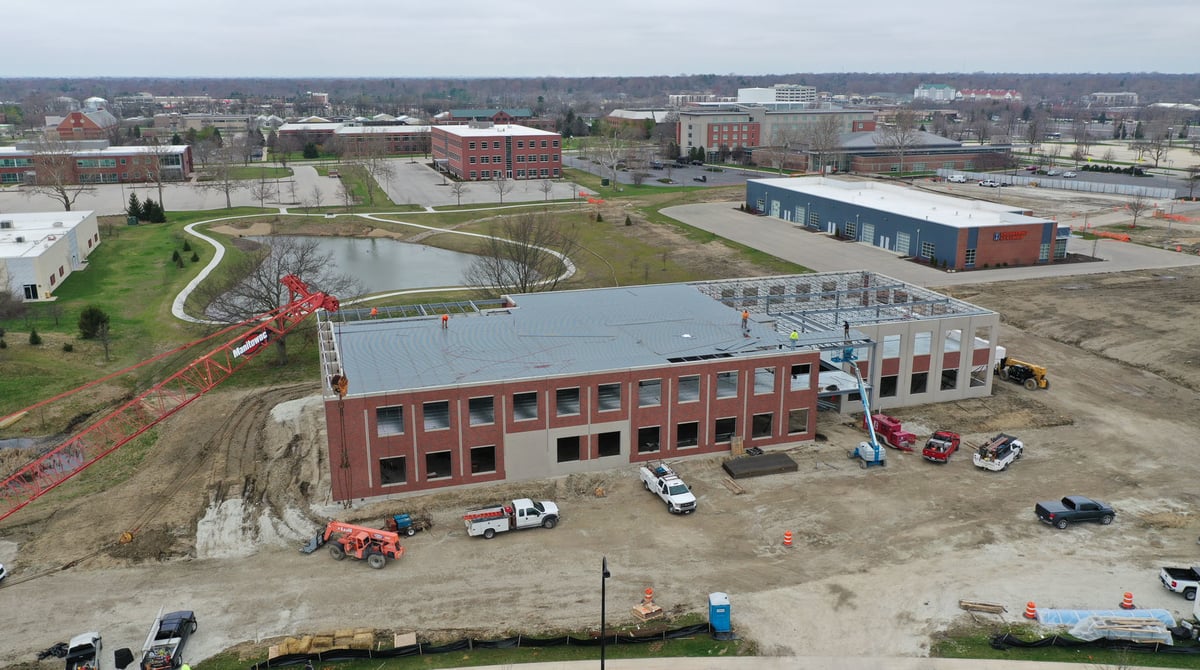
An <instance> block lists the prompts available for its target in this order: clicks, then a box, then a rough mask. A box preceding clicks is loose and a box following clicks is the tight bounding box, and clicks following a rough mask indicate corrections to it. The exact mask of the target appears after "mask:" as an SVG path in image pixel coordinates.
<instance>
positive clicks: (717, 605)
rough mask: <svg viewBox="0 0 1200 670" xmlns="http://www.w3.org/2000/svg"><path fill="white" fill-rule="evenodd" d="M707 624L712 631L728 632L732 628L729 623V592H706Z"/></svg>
mask: <svg viewBox="0 0 1200 670" xmlns="http://www.w3.org/2000/svg"><path fill="white" fill-rule="evenodd" d="M708 625H709V626H712V629H713V632H714V633H728V632H730V631H732V630H733V628H732V626H731V625H730V623H729V594H727V593H720V592H718V593H710V594H708Z"/></svg>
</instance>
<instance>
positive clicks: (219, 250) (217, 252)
mask: <svg viewBox="0 0 1200 670" xmlns="http://www.w3.org/2000/svg"><path fill="white" fill-rule="evenodd" d="M493 209H502V208H491V207H483V208H479V209H472V210H465V211H491V210H493ZM457 211H464V210H457ZM279 213H280V214H290V215H291V216H315V217H320V218H322V219H324V218H328V217H327V216H326V215H325V214H296V213H289V212H288V209H287V208H286V207H280V208H279ZM411 213H413V212H405V213H404V214H411ZM420 213H422V214H423V213H424V212H420ZM396 215H397V214H390V215H389V214H388V213H386V212H380V213H375V214H336V215H334V216H335V217H336V216H358V217H362V218H364V219H367V220H370V221H376V222H380V223H392V224H396V225H401V226H410V227H412V228H420V229H422V230H423V231H426V232H429V233H434V234H436V233H449V234H453V235H465V236H467V237H477V238H483V239H490V238H491V236H490V235H484V234H482V233H469V232H466V231H461V230H450V229H447V228H438V227H436V226H426V225H423V224H420V223H411V222H408V221H395V220H392V219H383V218H379V217H381V216H396ZM261 216H266V214H265V213H259V214H243V215H239V216H224V217H217V218H215V219H205V220H204V221H196V222H195V223H189V224H188V225H186V226H184V227H183V229H184V230H185V231H186V232H187V233H189V234H190V235H194V236H195V237H196V238H198V239H200V240H203V241H205V242H207V243H208V244H209V245H211V246H212V247H213V256H212V258H211V259H209V261H208V263H205V265H204V267H203V268H201V269H200V272H198V273H196V276H195V277H193V278H192V280H191V281H189V282H188V283H187V286H184V287H183V290H181V291H180V292H179V295H176V296H175V300H174V301H173V302H172V303H171V314H172V315H173V316H174V317H175V318H177V319H179V320H181V321H187V322H189V323H204V324H225V322H223V321H213V320H210V319H199V318H196V317H194V316H191V315H189V314H188V313H187V311H186V310H185V308H184V306H185V305H186V304H187V300H188V298H190V297H191V295H192V293H193V292H195V290H196V288H197V287H198V286H200V284H201V282H203V281H204V280H205V279H207V278H208V276H209V275H211V274H212V273H213V271H214V270H216V269H217V268H218V267H220V265H221V260H222V259H224V258H225V247H224V245H222V244H221V243H220V242H219V241H217V240H216V239H215V238H213V237H210V236H208V235H206V234H204V233H202V232H200V231H199V230H197V229H196V227H197V226H205V225H209V224H212V223H220V222H222V221H235V220H238V219H251V218H257V217H261ZM496 239H501V240H502V241H505V242H510V243H512V241H511V240H504V239H503V238H496ZM541 249H542V250H543V251H545V252H547V253H550V254H553V255H555V256H557V257H558V258H559V260H561V261H562V262H563V266H564V268H565V269H564V270H563V273H562V275H560V276H559V277H558V278H557V280H545V281H563V280H566V279H568V278H570V277H571V276H573V275H574V274H575V272H576V270H577V268H576V267H575V263H573V262H572V261H571V259H570V258H567V257H566V256H565V255H563V254H561V253H559V252H557V251H555V250H553V249H548V248H545V247H542V248H541ZM463 288H470V287H466V286H440V287H434V288H421V289H406V290H398V291H385V292H383V293H372V294H370V295H367V296H361V297H358V298H352V299H350V300H345V301H342V304H343V305H353V304H356V303H360V302H366V301H368V300H378V299H380V298H392V297H395V296H398V295H413V294H419V293H440V292H443V291H446V290H457V289H463Z"/></svg>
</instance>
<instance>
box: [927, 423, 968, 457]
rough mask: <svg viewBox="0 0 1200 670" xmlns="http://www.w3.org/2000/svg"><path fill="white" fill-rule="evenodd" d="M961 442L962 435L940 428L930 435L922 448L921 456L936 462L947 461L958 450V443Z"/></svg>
mask: <svg viewBox="0 0 1200 670" xmlns="http://www.w3.org/2000/svg"><path fill="white" fill-rule="evenodd" d="M961 442H962V437H961V436H959V434H958V433H953V432H951V431H948V430H939V431H937V432H935V433H934V434H933V435H930V436H929V441H927V442H926V443H925V448H924V449H922V450H921V457H922V458H924V459H925V460H927V461H932V462H934V463H947V462H949V461H950V457H951V456H952V455H954V452H956V451H958V445H959V444H960V443H961Z"/></svg>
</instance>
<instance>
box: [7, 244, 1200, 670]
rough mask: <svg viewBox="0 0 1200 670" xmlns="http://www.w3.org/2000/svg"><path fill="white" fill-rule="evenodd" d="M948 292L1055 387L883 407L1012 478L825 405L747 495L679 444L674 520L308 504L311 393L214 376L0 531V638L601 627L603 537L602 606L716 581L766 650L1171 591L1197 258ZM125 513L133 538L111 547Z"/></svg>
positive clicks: (195, 653) (1197, 368) (21, 642)
mask: <svg viewBox="0 0 1200 670" xmlns="http://www.w3.org/2000/svg"><path fill="white" fill-rule="evenodd" d="M946 290H948V291H950V292H953V293H954V295H955V296H956V297H960V298H964V299H966V300H969V301H972V302H975V303H976V304H979V305H982V306H984V307H988V308H990V309H995V310H998V311H1000V313H1001V314H1002V315H1003V316H1004V325H1003V327H1002V332H1001V343H1002V344H1004V345H1005V346H1006V347H1007V348H1008V351H1009V352H1010V353H1012V354H1013V355H1014V356H1017V357H1019V358H1021V359H1026V360H1032V361H1037V362H1042V363H1044V364H1046V365H1047V366H1048V367H1049V370H1050V377H1051V380H1052V386H1051V390H1049V391H1035V392H1030V391H1026V390H1024V389H1023V388H1021V387H1019V386H1016V385H1009V384H1003V383H999V382H998V384H1000V385H998V386H997V387H996V389H995V391H994V393H993V395H992V396H991V397H990V398H988V399H983V400H977V401H965V402H957V403H949V404H942V405H930V406H922V407H915V408H908V409H906V410H904V411H902V412H899V413H898V415H899V416H900V418H902V419H903V420H904V421H905V424H906V427H907V428H910V429H912V430H914V431H915V432H916V433H917V434H918V435H919V436H921V437H922V438H924V436H925V435H928V434H929V433H930V432H932V431H933V430H935V429H937V428H948V429H952V430H957V431H959V432H961V433H963V434H964V437H965V438H966V440H967V441H968V442H978V441H980V440H982V439H983V438H985V437H987V436H988V435H989V434H994V433H996V432H1000V431H1005V432H1009V433H1013V434H1016V435H1018V436H1019V437H1020V438H1021V439H1022V440H1023V441H1024V442H1025V443H1026V445H1027V455H1026V456H1025V457H1024V458H1023V459H1022V460H1021V461H1020V462H1018V463H1017V464H1016V465H1014V466H1013V467H1012V468H1010V469H1009V470H1008V471H1006V472H1002V473H991V472H986V471H983V470H979V469H976V468H975V467H973V466H972V465H971V462H970V458H969V453H968V454H965V455H964V454H962V453H960V454H958V455H956V456H955V458H954V459H953V460H952V461H951V462H950V463H949V464H948V465H944V466H939V465H934V464H931V463H927V462H924V461H922V460H921V459H920V458H919V457H918V456H914V455H904V454H899V453H897V452H890V453H889V456H890V457H891V458H890V462H889V465H888V467H887V468H886V469H878V468H876V469H872V470H865V471H864V470H861V469H859V468H858V467H856V466H855V465H854V464H853V463H851V462H850V461H848V460H847V459H846V456H845V452H846V449H847V448H848V447H850V446H852V445H853V444H855V443H857V442H858V441H859V440H860V439H861V434H860V432H859V431H858V429H857V428H856V427H855V426H854V425H853V422H852V421H850V420H849V419H847V418H843V417H838V416H836V415H827V414H822V415H821V416H820V418H819V419H818V421H819V424H818V430H819V432H820V433H821V435H822V436H823V437H824V439H823V440H818V441H816V442H813V443H808V444H801V445H796V446H795V447H793V448H791V449H790V450H789V453H790V454H791V455H792V457H793V458H794V459H795V460H796V461H797V463H798V464H799V466H800V468H799V472H797V473H794V474H785V475H773V476H769V477H762V478H756V479H749V480H742V481H741V484H742V485H743V486H744V487H745V489H746V493H745V494H743V495H734V494H733V493H732V492H730V491H729V490H728V489H726V488H725V487H724V486H722V485H721V478H722V471H721V470H720V459H718V458H711V457H710V458H702V459H692V460H685V461H680V462H678V463H677V466H678V470H680V472H681V473H682V474H683V475H684V477H685V478H686V479H687V480H688V481H689V482H690V483H692V484H693V485H694V487H695V488H696V491H697V493H698V495H699V505H700V507H699V511H698V512H697V513H696V514H693V515H690V516H688V517H673V516H670V515H668V514H667V513H666V511H665V510H664V509H663V508H662V506H661V504H659V503H658V502H657V499H656V498H653V497H652V496H650V495H649V494H648V493H646V492H645V491H643V490H642V489H641V487H640V483H639V482H638V480H637V475H636V471H635V469H634V468H625V469H622V470H619V471H614V472H610V473H606V474H601V475H592V476H588V477H579V478H570V479H566V480H558V481H548V482H541V483H538V484H535V485H529V486H522V487H520V488H516V487H496V488H486V489H472V490H467V491H459V492H451V493H445V494H439V495H433V496H425V497H420V498H412V499H408V500H397V501H391V502H388V503H377V504H374V505H371V506H362V507H359V508H355V509H351V510H344V509H341V507H340V506H336V505H330V504H328V503H329V501H328V498H327V491H328V482H327V481H326V480H325V478H326V477H327V475H326V474H325V470H326V461H327V456H326V455H325V453H324V445H325V435H324V426H323V420H322V415H321V414H320V411H319V403H318V402H317V401H315V400H314V399H313V398H314V394H315V393H316V391H317V390H316V387H315V385H296V386H290V387H285V388H277V389H271V390H267V391H264V390H254V391H246V390H236V391H216V392H213V393H210V394H209V395H208V396H206V397H204V398H203V399H201V400H200V401H198V402H197V403H196V404H195V405H194V406H193V407H191V408H189V409H187V410H186V411H184V412H182V413H180V414H179V415H178V416H176V417H174V418H172V419H171V420H170V421H168V422H166V423H165V424H164V425H163V426H162V427H161V428H160V429H159V431H158V435H159V439H158V443H157V444H156V446H155V447H154V449H153V450H152V452H151V453H150V455H149V456H148V457H147V458H146V460H145V462H144V464H143V466H142V467H141V468H140V469H139V471H138V472H137V473H135V474H134V475H133V476H132V477H131V478H130V479H128V480H127V481H125V482H123V483H121V484H120V485H117V486H113V487H111V488H110V489H109V490H108V491H106V492H104V493H98V494H90V495H89V494H82V493H80V494H78V495H74V496H65V495H64V496H55V495H52V496H48V498H49V499H53V500H55V501H56V504H54V505H51V504H48V503H39V504H35V505H33V506H31V507H29V508H26V509H25V510H22V511H21V512H19V513H17V514H16V515H14V516H13V517H11V518H9V519H8V520H6V521H5V522H3V523H0V562H3V563H5V564H6V565H7V566H8V567H9V568H10V570H11V572H12V575H11V576H10V577H9V579H8V580H7V583H6V584H5V585H4V587H3V588H0V602H2V603H3V604H4V606H3V607H0V630H3V631H5V635H4V637H5V640H6V641H7V642H8V644H6V645H5V646H6V647H8V649H7V650H6V651H5V652H3V656H2V657H3V659H4V660H5V661H7V662H8V663H10V664H11V663H14V662H22V661H32V660H33V659H34V658H35V653H36V652H37V651H39V650H41V649H45V648H46V647H49V646H50V645H52V644H54V643H55V642H60V641H65V640H66V639H67V638H68V637H70V636H71V635H73V634H76V633H78V632H80V631H83V630H90V629H99V630H100V631H101V632H102V633H103V634H104V638H105V647H106V648H108V649H115V648H119V647H124V646H130V647H137V646H139V645H140V644H141V642H142V640H143V638H144V636H145V633H146V628H147V627H148V625H149V624H150V622H151V621H152V620H153V618H154V614H155V612H157V610H158V608H159V606H160V605H162V606H166V607H167V608H168V609H172V608H189V609H194V610H195V611H196V612H197V615H198V617H199V619H200V631H199V632H198V633H197V635H196V636H195V637H194V638H193V640H192V641H191V642H190V643H189V654H188V660H189V661H192V662H194V661H197V660H200V659H202V658H204V657H207V656H209V655H212V654H214V653H216V652H218V651H221V650H223V649H225V648H228V647H231V646H233V645H235V644H238V643H242V642H245V641H254V642H258V641H263V640H267V639H270V638H272V637H275V636H282V635H298V634H304V633H315V632H320V631H332V630H334V629H345V628H354V627H373V628H379V629H388V630H397V631H419V632H421V633H422V634H432V633H438V632H448V633H453V632H458V631H464V630H467V631H472V632H474V633H476V634H481V635H486V634H489V633H493V634H498V633H500V632H502V631H513V630H522V631H530V632H532V631H542V630H547V629H563V628H567V629H579V628H586V627H589V626H590V627H595V626H596V625H597V620H598V618H599V608H600V593H599V584H598V583H597V582H598V572H599V566H600V560H601V557H602V556H607V557H608V561H609V565H610V568H611V570H612V573H613V578H612V579H611V580H610V581H609V583H608V607H609V619H610V621H615V622H618V623H626V622H630V621H632V616H631V615H630V614H629V608H630V607H632V606H633V605H634V604H636V603H637V602H638V600H639V598H640V595H641V593H642V591H643V590H644V589H645V588H646V587H653V588H654V590H655V593H656V594H657V599H656V600H657V602H658V603H659V604H661V605H662V606H663V607H665V608H666V609H667V610H668V611H669V612H682V611H703V610H704V608H705V603H706V596H707V594H708V593H709V592H711V591H726V592H728V593H729V594H730V598H731V600H732V603H733V610H732V611H733V621H734V625H735V627H736V629H737V630H738V631H739V633H740V634H741V635H742V636H744V637H747V638H751V639H753V640H755V641H757V642H758V643H759V645H760V648H761V650H762V651H763V653H765V654H778V655H786V654H797V655H861V656H881V657H888V656H921V655H925V654H926V653H927V651H928V648H929V645H930V643H931V639H932V636H934V635H936V633H937V632H938V631H942V630H945V629H947V628H951V627H955V626H959V625H963V624H965V623H969V622H970V621H971V619H970V617H969V616H968V615H966V614H965V613H964V612H962V611H961V610H959V609H958V607H957V603H958V600H959V599H962V598H966V599H975V600H985V601H990V602H996V603H1001V604H1003V605H1005V606H1007V608H1008V614H1007V615H1005V616H1004V618H1005V619H1007V620H1015V619H1019V618H1020V613H1021V611H1022V609H1023V608H1024V604H1025V602H1026V601H1028V600H1033V601H1035V602H1037V604H1038V606H1039V607H1078V608H1088V607H1097V608H1114V607H1116V605H1117V604H1118V603H1119V602H1120V598H1121V594H1122V593H1123V592H1125V591H1131V592H1133V593H1134V596H1135V599H1136V602H1137V604H1138V605H1139V606H1144V607H1166V608H1168V609H1172V610H1174V611H1176V612H1177V613H1184V612H1187V611H1190V609H1191V607H1190V605H1191V603H1186V602H1185V601H1184V600H1183V599H1182V598H1181V597H1179V596H1176V595H1174V594H1170V593H1167V592H1166V591H1165V590H1164V589H1163V588H1162V587H1161V586H1160V585H1159V584H1158V581H1157V570H1158V567H1159V566H1160V565H1162V564H1166V563H1175V562H1181V563H1183V562H1187V561H1191V562H1194V557H1195V553H1196V538H1197V535H1198V534H1200V519H1198V518H1197V516H1196V513H1195V510H1196V505H1197V503H1198V502H1200V486H1198V485H1197V483H1198V482H1200V462H1198V461H1197V460H1196V459H1195V458H1193V457H1192V456H1191V455H1190V454H1191V451H1192V450H1191V449H1189V448H1187V447H1183V448H1181V447H1180V446H1177V445H1178V444H1179V443H1180V439H1179V438H1180V437H1185V439H1186V437H1189V436H1190V435H1191V434H1192V433H1194V426H1195V417H1196V416H1197V415H1200V396H1198V394H1197V390H1198V389H1200V355H1198V354H1197V353H1196V352H1197V351H1198V350H1200V329H1196V328H1195V318H1196V317H1195V315H1196V313H1197V312H1196V307H1197V297H1196V296H1198V295H1200V269H1197V268H1194V267H1193V268H1180V269H1177V270H1170V271H1164V270H1146V271H1132V272H1124V273H1110V274H1099V275H1089V276H1087V277H1082V278H1080V277H1051V278H1043V279H1031V280H1022V281H1006V282H997V283H982V284H972V285H970V286H961V287H956V288H951V289H946ZM1184 444H1186V442H1185V443H1184ZM71 486H72V485H70V484H68V485H67V486H65V487H63V488H64V489H68V490H69V488H70V487H71ZM598 487H602V488H603V489H604V491H605V495H604V496H603V497H597V496H596V494H595V492H596V489H597V488H598ZM56 493H57V492H56ZM1068 493H1078V494H1083V495H1089V496H1093V497H1096V498H1098V499H1101V500H1104V501H1107V502H1110V503H1112V504H1113V505H1114V506H1115V508H1116V509H1117V511H1118V517H1117V520H1116V522H1115V523H1114V524H1113V525H1111V526H1107V527H1102V526H1098V525H1097V526H1091V525H1081V526H1078V527H1072V528H1070V529H1068V530H1066V531H1057V530H1055V529H1052V528H1050V527H1048V526H1044V525H1042V524H1039V523H1038V522H1037V521H1036V519H1035V518H1034V516H1033V505H1034V503H1035V502H1036V501H1037V500H1044V499H1056V498H1058V497H1060V496H1062V495H1064V494H1068ZM516 494H526V495H531V496H533V497H546V498H553V499H556V500H558V501H559V503H560V504H561V506H562V507H563V515H564V516H563V523H562V524H561V525H560V526H559V527H558V528H556V529H554V530H533V531H529V532H525V533H514V534H511V535H507V536H506V535H501V536H499V537H497V538H496V539H494V540H491V541H485V540H482V539H475V538H468V537H466V536H465V533H464V531H463V530H462V527H461V522H460V521H459V520H458V519H459V515H460V514H461V511H462V510H463V509H464V508H465V507H466V506H468V505H471V504H474V503H477V502H483V501H487V500H493V499H499V498H502V497H505V496H508V495H516ZM402 510H424V511H427V512H429V513H430V514H431V515H432V516H433V518H434V521H435V526H434V528H433V530H432V531H431V532H428V533H421V534H418V535H417V536H415V537H413V538H411V539H409V540H407V541H406V543H405V544H406V546H407V553H406V555H405V556H404V557H403V558H402V559H401V560H400V561H399V562H397V563H395V564H392V565H389V566H388V567H387V568H386V569H384V570H379V571H375V570H371V569H369V568H368V567H367V566H366V565H365V564H363V563H360V562H353V561H344V562H340V563H338V562H334V561H333V560H331V559H330V558H329V557H328V555H326V554H325V553H324V552H318V553H317V554H314V555H311V556H304V555H301V554H300V553H298V552H297V551H296V550H297V548H298V546H299V544H300V543H301V542H302V540H303V539H304V538H305V537H306V536H308V535H310V534H311V533H313V532H315V531H316V529H317V527H318V526H317V520H318V519H320V518H323V517H324V518H328V517H337V518H341V519H345V520H363V521H365V522H368V523H372V524H380V523H381V521H382V518H383V517H384V515H385V514H387V513H392V512H397V511H402ZM127 530H135V531H136V532H135V536H136V539H135V540H134V541H133V542H132V543H129V544H125V545H121V544H118V543H117V538H118V537H119V536H120V534H121V533H122V532H123V531H127ZM786 530H791V531H793V532H794V533H795V546H794V547H792V548H790V549H787V548H784V547H783V546H782V537H783V533H784V531H786ZM65 612H71V613H72V614H70V615H69V616H67V615H65V614H64V613H65ZM106 656H107V652H106ZM60 663H61V661H60V660H56V661H55V662H54V663H53V664H51V663H50V662H49V661H46V662H43V663H42V665H43V666H44V667H46V668H47V669H49V668H50V667H52V666H53V667H55V668H57V667H58V665H59V664H60Z"/></svg>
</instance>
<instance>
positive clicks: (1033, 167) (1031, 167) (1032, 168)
mask: <svg viewBox="0 0 1200 670" xmlns="http://www.w3.org/2000/svg"><path fill="white" fill-rule="evenodd" d="M1040 169H1042V168H1041V166H1040V165H1026V166H1025V171H1026V172H1037V171H1038V170H1040Z"/></svg>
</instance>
